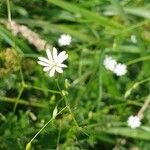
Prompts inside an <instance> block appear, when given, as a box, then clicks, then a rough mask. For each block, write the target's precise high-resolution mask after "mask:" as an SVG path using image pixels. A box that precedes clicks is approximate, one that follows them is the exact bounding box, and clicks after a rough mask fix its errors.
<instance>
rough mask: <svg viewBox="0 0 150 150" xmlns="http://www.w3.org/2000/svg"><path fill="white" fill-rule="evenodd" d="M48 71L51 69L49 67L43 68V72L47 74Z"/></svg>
mask: <svg viewBox="0 0 150 150" xmlns="http://www.w3.org/2000/svg"><path fill="white" fill-rule="evenodd" d="M50 69H51V67H44V68H43V71H45V72H47V71H49V70H50Z"/></svg>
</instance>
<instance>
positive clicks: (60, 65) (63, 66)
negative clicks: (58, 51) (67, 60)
mask: <svg viewBox="0 0 150 150" xmlns="http://www.w3.org/2000/svg"><path fill="white" fill-rule="evenodd" d="M57 66H58V67H61V68H67V65H65V64H58V65H57Z"/></svg>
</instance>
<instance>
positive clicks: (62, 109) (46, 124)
mask: <svg viewBox="0 0 150 150" xmlns="http://www.w3.org/2000/svg"><path fill="white" fill-rule="evenodd" d="M65 109H66V107H64V108H63V109H62V110H60V111H59V112H58V113H57V114H56V116H58V115H59V114H60V113H61V112H62V111H64V110H65ZM54 119H55V118H51V119H50V120H49V121H48V122H47V123H46V124H45V125H44V126H43V127H42V128H41V129H40V130H39V131H38V132H37V133H36V134H35V135H34V137H33V138H32V139H31V140H30V142H29V143H32V141H33V140H34V139H35V138H36V137H37V136H38V135H39V134H40V133H41V132H42V130H43V129H44V128H45V127H46V126H47V125H48V124H49V123H50V122H52V121H53V120H54Z"/></svg>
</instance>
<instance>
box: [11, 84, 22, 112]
mask: <svg viewBox="0 0 150 150" xmlns="http://www.w3.org/2000/svg"><path fill="white" fill-rule="evenodd" d="M23 90H24V86H22V88H21V89H20V91H19V94H18V96H17V98H16V103H15V105H14V108H13V112H15V111H16V108H17V105H18V102H19V99H20V97H21V95H22V93H23Z"/></svg>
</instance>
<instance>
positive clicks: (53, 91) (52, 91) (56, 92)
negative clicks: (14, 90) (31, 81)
mask: <svg viewBox="0 0 150 150" xmlns="http://www.w3.org/2000/svg"><path fill="white" fill-rule="evenodd" d="M25 88H28V89H35V90H39V91H43V92H50V93H55V94H61V92H58V91H55V90H49V89H43V88H41V87H37V86H33V85H28V84H25Z"/></svg>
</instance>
